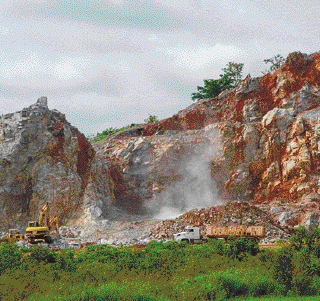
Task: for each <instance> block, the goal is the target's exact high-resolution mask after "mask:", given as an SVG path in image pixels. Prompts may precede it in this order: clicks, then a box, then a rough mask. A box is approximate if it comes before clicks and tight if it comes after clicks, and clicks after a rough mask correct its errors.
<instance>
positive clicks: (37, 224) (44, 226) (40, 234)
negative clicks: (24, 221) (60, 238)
mask: <svg viewBox="0 0 320 301" xmlns="http://www.w3.org/2000/svg"><path fill="white" fill-rule="evenodd" d="M44 219H46V223H44ZM52 225H53V226H54V227H55V229H56V231H57V232H59V220H58V217H57V216H56V217H54V218H53V219H52V220H50V217H49V203H48V202H47V204H46V205H44V206H43V208H42V209H41V212H40V215H39V221H30V222H28V228H27V229H26V237H27V239H28V243H31V244H35V243H38V242H46V243H49V244H50V243H51V242H52V238H51V236H50V230H51V227H52Z"/></svg>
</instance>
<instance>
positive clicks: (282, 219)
mask: <svg viewBox="0 0 320 301" xmlns="http://www.w3.org/2000/svg"><path fill="white" fill-rule="evenodd" d="M289 218H290V214H289V213H288V212H282V213H281V215H280V217H279V219H278V221H279V223H280V225H281V226H285V225H286V223H287V220H288V219H289Z"/></svg>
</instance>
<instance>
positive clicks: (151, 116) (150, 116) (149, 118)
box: [144, 114, 159, 124]
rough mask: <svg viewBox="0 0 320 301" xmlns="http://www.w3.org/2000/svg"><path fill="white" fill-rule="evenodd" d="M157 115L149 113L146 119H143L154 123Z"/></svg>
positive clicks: (156, 120)
mask: <svg viewBox="0 0 320 301" xmlns="http://www.w3.org/2000/svg"><path fill="white" fill-rule="evenodd" d="M158 121H159V120H158V117H157V116H156V115H151V114H149V117H148V118H147V119H145V120H144V122H145V123H148V124H149V123H155V122H158Z"/></svg>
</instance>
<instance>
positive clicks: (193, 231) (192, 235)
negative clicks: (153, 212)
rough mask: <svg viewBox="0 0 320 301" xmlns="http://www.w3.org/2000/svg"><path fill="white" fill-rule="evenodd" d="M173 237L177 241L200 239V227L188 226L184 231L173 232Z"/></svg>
mask: <svg viewBox="0 0 320 301" xmlns="http://www.w3.org/2000/svg"><path fill="white" fill-rule="evenodd" d="M173 238H174V240H176V241H186V242H189V243H190V242H193V241H194V240H197V239H200V229H199V228H198V227H192V226H186V227H185V228H184V231H183V232H180V233H177V234H173Z"/></svg>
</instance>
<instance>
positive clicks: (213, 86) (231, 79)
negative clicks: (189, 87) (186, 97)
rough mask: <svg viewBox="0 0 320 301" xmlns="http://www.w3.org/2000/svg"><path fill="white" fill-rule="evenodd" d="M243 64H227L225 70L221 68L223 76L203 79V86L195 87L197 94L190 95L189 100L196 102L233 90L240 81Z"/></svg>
mask: <svg viewBox="0 0 320 301" xmlns="http://www.w3.org/2000/svg"><path fill="white" fill-rule="evenodd" d="M242 69H243V64H241V63H234V62H229V63H228V64H227V67H226V68H223V69H222V71H223V72H224V73H223V74H220V78H219V79H205V80H204V86H203V87H200V86H198V87H197V90H198V92H195V93H192V94H191V99H192V100H193V101H197V100H200V99H204V98H214V97H216V96H218V95H219V94H220V93H221V92H222V91H225V90H227V89H231V88H235V87H237V86H238V85H239V83H240V82H241V79H242Z"/></svg>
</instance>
